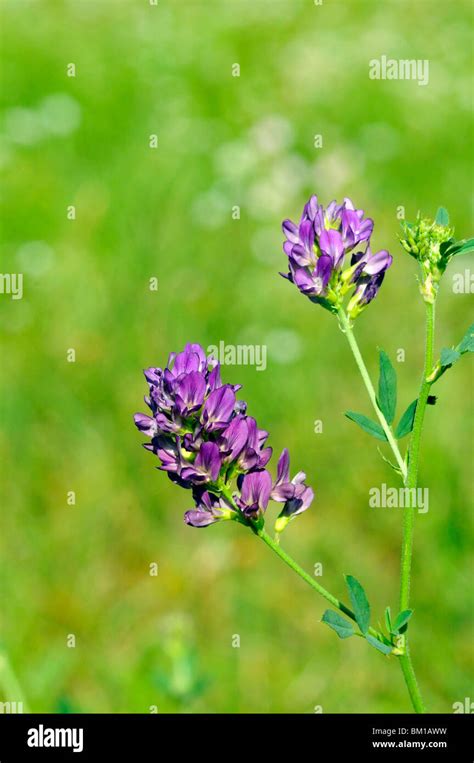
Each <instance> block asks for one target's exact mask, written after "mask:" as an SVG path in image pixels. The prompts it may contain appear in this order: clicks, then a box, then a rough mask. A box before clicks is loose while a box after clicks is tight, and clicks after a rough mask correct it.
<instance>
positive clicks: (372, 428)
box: [344, 411, 387, 442]
mask: <svg viewBox="0 0 474 763" xmlns="http://www.w3.org/2000/svg"><path fill="white" fill-rule="evenodd" d="M344 415H345V416H347V418H348V419H350V420H351V421H354V422H355V423H356V424H358V425H359V426H360V427H361V429H363V430H364V432H368V434H371V435H372V437H376V438H377V440H383V441H384V442H385V441H386V439H387V438H386V436H385V432H384V431H383V429H382V427H381V426H380V424H377V422H375V421H371V419H369V418H367V416H364V415H363V414H362V413H354V411H346V413H345V414H344Z"/></svg>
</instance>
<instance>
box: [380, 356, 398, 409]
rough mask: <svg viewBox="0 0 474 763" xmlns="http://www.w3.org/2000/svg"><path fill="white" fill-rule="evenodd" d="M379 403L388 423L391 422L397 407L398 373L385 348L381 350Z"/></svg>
mask: <svg viewBox="0 0 474 763" xmlns="http://www.w3.org/2000/svg"><path fill="white" fill-rule="evenodd" d="M378 404H379V407H380V410H381V411H382V413H383V415H384V416H385V418H386V420H387V423H388V424H391V423H392V421H393V417H394V416H395V409H396V407H397V373H396V371H395V369H394V367H393V366H392V364H391V362H390V358H389V357H388V355H387V353H386V352H384V351H383V350H380V376H379V394H378Z"/></svg>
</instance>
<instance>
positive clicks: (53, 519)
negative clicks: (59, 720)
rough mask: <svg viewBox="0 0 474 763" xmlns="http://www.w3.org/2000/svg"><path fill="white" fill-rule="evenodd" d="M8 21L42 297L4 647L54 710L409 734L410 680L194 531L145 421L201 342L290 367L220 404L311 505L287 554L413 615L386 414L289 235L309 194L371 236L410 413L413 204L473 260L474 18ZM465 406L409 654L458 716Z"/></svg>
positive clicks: (467, 689) (434, 484) (15, 121)
mask: <svg viewBox="0 0 474 763" xmlns="http://www.w3.org/2000/svg"><path fill="white" fill-rule="evenodd" d="M1 16H2V22H3V23H2V26H3V33H2V49H3V64H2V113H1V121H0V129H1V135H2V148H1V154H0V160H1V165H2V169H3V183H2V219H3V227H2V260H1V261H2V265H1V269H2V272H4V273H10V272H15V273H16V272H21V273H23V274H24V297H23V299H22V300H16V301H15V300H11V299H10V297H9V296H8V295H5V294H4V295H0V330H1V333H2V363H1V369H2V370H1V421H2V431H1V435H0V450H1V461H2V480H1V483H2V487H1V489H2V501H1V502H2V520H1V538H0V547H1V554H0V556H1V578H0V580H1V584H0V594H1V613H0V639H1V644H2V647H3V649H4V650H5V653H6V654H7V655H8V656H9V659H10V660H11V663H12V664H13V666H14V668H15V671H16V673H17V675H18V678H19V680H20V682H21V685H22V687H23V690H24V693H25V695H26V697H27V699H28V701H29V704H30V706H31V708H32V709H33V710H34V711H37V712H40V711H42V712H54V711H62V712H68V711H78V712H127V711H131V712H149V708H150V707H152V706H156V707H157V708H158V711H159V712H169V711H178V712H205V711H210V712H235V713H239V712H248V711H255V712H275V713H278V712H297V713H312V712H314V708H315V707H316V706H322V709H323V712H338V713H341V712H372V711H373V712H384V713H385V712H387V713H389V712H397V711H408V710H409V709H410V705H409V701H408V698H407V694H406V690H405V687H404V684H403V681H402V677H401V671H400V670H399V669H398V666H397V665H396V664H395V661H394V660H393V659H391V660H389V659H385V658H383V657H382V656H381V655H379V654H377V653H376V652H375V651H374V650H371V649H369V648H368V647H366V646H364V644H363V643H362V642H361V641H360V640H359V639H352V640H350V641H348V642H344V643H343V642H341V641H339V640H338V639H337V638H336V636H335V634H334V633H332V632H331V631H329V629H327V628H326V627H325V626H323V625H321V624H320V623H319V620H320V618H321V615H322V613H323V611H324V609H325V605H324V602H323V600H321V599H319V598H318V597H317V596H316V595H315V594H314V593H313V592H312V591H311V590H310V589H309V588H308V587H307V586H305V584H304V583H303V582H302V581H301V580H299V579H298V578H297V577H296V576H295V575H294V574H293V573H291V571H289V570H287V569H286V568H285V567H284V566H283V565H282V563H281V562H280V561H279V560H278V559H277V558H276V557H273V556H272V554H271V552H270V551H269V550H268V549H267V548H266V547H265V546H263V544H259V542H258V541H257V539H256V538H255V537H253V536H252V535H251V533H249V532H246V531H245V529H243V528H240V527H238V526H234V525H233V524H229V525H227V524H224V525H218V526H215V527H212V528H209V529H207V530H202V531H199V530H195V529H192V528H189V527H186V526H185V525H184V524H183V521H182V514H183V511H184V510H185V509H187V508H190V500H189V495H188V494H187V493H186V492H185V491H183V490H179V489H178V488H176V487H174V486H173V485H172V484H171V482H169V480H168V479H167V478H166V476H165V475H164V474H162V473H161V472H157V471H155V470H154V466H155V461H154V459H153V457H152V456H151V455H150V454H148V453H146V452H145V451H143V450H142V449H141V446H140V443H141V441H142V440H143V438H141V437H140V435H139V434H138V433H137V432H136V431H135V429H134V427H133V423H132V415H133V413H134V412H135V411H142V410H144V405H143V402H142V396H143V394H144V393H145V381H144V378H143V376H142V368H144V367H146V366H149V365H163V363H165V362H166V358H167V356H168V353H169V352H170V351H171V350H179V349H181V348H182V347H183V345H184V343H185V342H187V341H194V342H200V343H202V344H203V345H204V346H205V347H207V346H208V345H210V344H216V343H218V342H219V340H223V341H225V342H226V343H230V344H239V343H254V344H266V345H267V346H268V363H267V370H266V371H265V372H258V371H256V369H255V368H254V367H250V366H242V367H225V368H224V372H223V376H224V380H225V381H232V382H234V383H237V382H240V383H242V384H243V385H244V389H243V391H242V392H241V393H240V396H241V397H242V398H244V399H246V400H247V401H248V403H249V411H250V412H251V414H252V415H254V416H256V418H257V419H258V421H259V424H260V426H262V427H265V428H267V429H268V430H269V431H270V432H271V437H270V443H269V444H271V445H272V446H273V447H274V449H275V451H276V452H277V453H279V452H280V451H281V449H282V448H283V447H284V446H288V448H289V449H290V452H291V455H292V464H293V467H294V468H295V469H296V468H301V469H304V470H305V471H306V472H307V474H308V481H309V482H310V483H311V484H312V485H313V486H314V487H315V490H316V500H315V502H314V503H313V506H312V508H311V510H310V511H309V512H307V513H306V514H305V515H304V516H303V517H301V518H300V519H299V521H298V522H295V523H294V524H293V525H292V526H291V527H290V528H289V529H288V531H287V533H286V536H285V537H284V541H283V542H284V545H285V547H286V548H287V549H288V551H289V552H290V553H291V554H292V555H293V556H295V557H296V558H297V559H298V560H299V561H300V563H301V564H302V565H303V566H304V567H305V568H306V569H308V570H309V571H311V570H312V569H313V568H314V565H315V564H316V563H322V565H323V570H324V574H323V577H322V578H319V580H320V581H321V582H322V583H323V585H325V586H327V587H328V588H329V589H330V590H331V591H332V592H334V593H335V594H337V595H339V596H343V597H345V591H344V581H343V573H347V572H350V573H352V574H354V575H356V577H358V578H359V579H360V580H361V581H362V582H363V584H364V585H365V587H366V589H367V591H368V593H369V596H370V599H371V602H372V606H373V609H374V615H375V618H374V619H376V618H378V617H381V616H382V613H383V608H384V607H385V606H386V604H391V606H392V608H396V604H397V597H398V566H399V549H400V538H401V519H402V517H401V513H400V511H397V510H391V511H390V510H374V509H369V507H368V490H369V487H371V486H376V485H380V484H381V483H382V482H387V483H388V484H394V483H393V479H394V478H393V475H392V472H391V471H390V469H389V467H388V466H387V465H386V464H385V463H384V462H383V461H382V459H381V458H380V457H379V455H378V453H377V449H376V442H375V441H373V440H370V438H368V437H367V436H366V435H365V434H364V433H363V432H361V431H360V430H359V429H358V428H357V427H356V426H355V425H353V424H352V423H350V422H349V421H348V420H347V419H345V418H344V416H343V415H342V414H343V412H344V411H345V410H347V409H348V408H351V409H353V410H360V411H362V412H364V413H367V414H369V413H370V411H369V405H368V401H367V399H366V396H365V393H364V390H363V387H362V383H361V381H360V379H359V378H358V376H357V374H356V369H355V366H354V363H353V360H352V357H351V356H350V354H349V350H348V347H347V346H346V344H345V342H344V340H343V337H342V335H341V334H340V332H339V330H338V327H337V325H336V321H335V320H334V319H333V318H332V317H331V316H330V315H329V314H328V313H326V312H324V311H323V310H321V309H319V308H316V307H315V306H313V305H311V303H310V302H309V301H307V300H306V299H304V298H303V297H302V296H299V295H298V293H297V292H296V290H295V289H294V288H293V287H291V286H290V285H288V283H286V282H285V281H284V280H283V279H282V278H280V277H279V276H278V275H277V271H278V270H279V269H283V268H284V266H285V257H284V255H283V253H282V252H281V243H282V234H281V229H280V225H281V220H282V219H283V218H284V217H287V216H289V217H292V218H293V219H294V218H296V217H297V216H298V215H299V213H300V210H301V208H302V205H303V204H304V202H305V201H306V199H307V198H308V196H309V195H310V193H312V192H317V193H318V194H319V196H320V197H321V199H322V200H323V201H324V202H326V203H327V202H329V201H330V200H331V199H332V198H339V199H341V198H342V197H343V196H345V195H349V196H351V197H352V198H353V199H354V200H355V202H356V204H357V206H360V207H363V208H364V209H365V210H366V211H367V212H368V213H369V214H370V215H371V216H372V217H374V218H375V220H376V229H375V236H374V242H375V245H376V246H377V248H382V247H383V248H388V249H390V250H391V251H392V253H393V254H394V258H395V261H394V265H393V268H392V269H391V271H390V273H389V275H388V277H387V279H386V281H385V283H384V286H383V288H382V291H381V293H380V295H379V298H378V299H377V300H376V302H374V303H373V304H372V305H371V306H370V308H369V309H368V310H367V311H366V312H365V313H364V314H363V315H362V316H361V317H360V318H359V319H358V320H357V325H356V332H357V335H358V337H359V341H360V345H361V347H362V350H363V352H364V355H365V357H366V360H367V363H368V365H369V368H370V370H371V371H372V372H373V374H374V375H375V373H376V366H377V347H379V346H382V347H383V348H384V349H385V350H386V351H387V352H388V353H389V354H390V355H391V356H392V359H395V353H396V351H397V350H398V349H399V348H402V349H404V350H405V353H406V360H405V362H404V363H400V364H399V365H398V366H397V370H398V373H399V414H400V413H401V412H402V410H403V409H404V408H405V407H406V405H407V404H408V403H409V402H410V401H411V400H412V399H413V398H414V397H415V396H416V389H417V385H418V382H419V377H420V372H421V367H422V359H421V355H420V353H421V350H422V343H423V334H424V329H423V304H422V302H421V300H420V298H419V296H418V292H417V285H416V282H415V263H414V262H413V261H412V260H411V259H410V258H409V257H408V256H407V255H404V254H403V253H402V250H401V248H400V247H399V245H398V244H397V233H398V220H397V208H398V207H399V206H404V207H405V209H406V215H407V218H410V217H414V215H415V214H416V212H417V210H418V209H422V210H423V211H424V212H425V213H429V214H433V213H434V211H435V210H436V208H437V206H438V205H439V204H443V205H445V206H446V207H447V208H448V209H449V210H450V212H451V218H452V222H453V223H454V224H455V226H456V231H457V233H458V235H459V236H460V237H465V236H466V235H468V234H469V233H470V232H471V230H470V228H471V214H470V202H471V190H472V189H471V183H470V178H471V167H472V165H470V157H471V155H472V131H471V111H470V108H471V100H470V88H471V86H472V79H471V74H470V72H471V66H472V60H471V53H470V51H471V42H470V35H471V31H472V30H471V28H470V26H471V5H470V3H469V2H457V3H456V4H455V6H454V5H453V4H452V3H446V2H443V1H441V0H440V1H439V2H425V1H422V0H418V2H416V1H415V2H413V1H412V0H410V2H409V1H408V0H406V2H405V0H392V2H385V3H383V4H381V3H379V2H378V1H377V0H373V1H372V0H360V1H359V0H346V1H342V0H335V1H334V2H331V1H330V0H324V2H323V4H322V5H321V6H317V5H314V4H313V2H312V1H311V0H291V1H290V0H288V1H284V0H268V2H267V1H265V0H222V1H221V2H216V1H215V0H214V1H213V2H210V1H209V0H202V2H201V1H194V0H179V2H178V0H175V2H172V1H171V0H158V4H157V5H156V6H154V5H150V4H149V1H148V0H136V1H134V2H112V0H102V1H100V0H97V1H94V2H93V1H92V0H88V1H85V0H71V1H70V2H61V3H57V2H24V1H22V0H16V1H15V2H5V0H4V1H3V2H2V3H1ZM381 55H386V56H388V57H393V58H396V59H400V58H417V59H418V58H420V59H429V62H430V81H429V85H428V86H426V87H422V86H419V85H418V84H417V82H413V81H372V80H370V79H369V78H368V62H369V60H370V59H372V58H378V57H380V56H381ZM70 63H73V64H75V67H76V76H75V77H68V76H67V67H68V64H70ZM235 63H238V64H239V65H240V77H233V76H232V66H233V64H235ZM155 134H156V135H157V136H158V147H157V148H156V149H153V148H150V145H149V141H150V135H155ZM316 134H320V135H322V136H323V146H322V148H315V147H314V136H315V135H316ZM70 205H74V206H75V208H76V219H75V220H71V219H68V216H67V209H68V207H69V206H70ZM236 205H237V206H239V207H240V219H233V218H232V208H233V207H234V206H236ZM468 267H469V262H468V261H467V260H466V259H464V260H461V259H458V260H457V261H456V262H455V263H453V264H452V265H451V266H450V269H449V271H448V273H447V275H446V277H445V282H444V284H443V287H442V289H441V295H440V299H439V310H438V331H437V347H438V349H439V348H440V347H442V346H450V345H452V344H455V343H457V342H458V341H459V340H460V338H461V336H462V335H463V334H464V331H465V329H466V327H467V325H468V324H469V322H470V316H469V311H470V305H469V300H470V295H468V294H460V295H459V294H454V293H453V291H452V283H451V280H452V275H453V274H454V273H456V272H464V271H465V269H466V268H468ZM153 277H156V278H158V290H157V291H151V290H150V288H149V279H150V278H153ZM69 348H73V349H74V350H75V352H76V361H75V362H74V363H70V362H67V351H68V349H69ZM471 384H472V373H471V368H470V363H469V360H468V359H463V361H462V362H460V363H459V365H458V366H457V367H456V369H455V370H453V371H452V372H450V373H449V374H446V375H445V377H443V379H442V380H441V381H440V382H439V383H438V385H437V388H436V393H437V394H438V395H439V400H438V404H437V406H436V408H430V409H429V410H428V415H427V422H426V428H425V434H424V441H423V456H422V468H421V483H422V485H428V486H429V487H430V491H431V493H430V511H429V513H428V514H425V515H422V516H421V515H420V516H419V517H418V521H417V528H416V546H415V559H414V570H413V598H412V602H413V606H414V608H415V610H416V614H415V617H414V619H413V624H412V627H411V643H412V652H413V656H414V661H415V665H416V668H417V670H418V674H419V680H420V683H421V686H422V688H423V690H424V693H425V698H426V701H427V703H428V706H429V708H430V709H431V710H432V711H440V712H451V711H452V704H453V702H455V701H463V700H464V698H465V697H472V696H474V695H473V691H474V688H473V684H472V645H471V642H472V636H473V631H472V619H471V615H472V580H473V566H472V557H470V556H469V548H470V545H471V542H472V522H471V519H472V492H473V491H472V478H471V469H472V460H471V459H472V450H471V445H472V424H471V418H472V386H471ZM315 419H321V420H322V421H323V432H322V434H315V433H314V421H315ZM69 491H74V492H75V495H76V502H75V505H70V504H69V503H68V500H67V496H68V492H69ZM260 546H261V547H260ZM152 563H157V564H158V574H157V575H156V576H151V575H150V574H149V570H150V564H152ZM69 634H73V635H74V636H75V638H76V646H75V648H68V646H67V639H68V635H69ZM234 634H238V635H239V636H240V642H241V646H240V648H233V647H232V637H233V635H234ZM0 691H2V690H0ZM7 695H8V689H5V687H4V688H3V693H2V696H1V697H0V699H10V700H15V699H16V697H14V696H7Z"/></svg>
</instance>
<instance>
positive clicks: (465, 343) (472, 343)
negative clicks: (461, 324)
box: [456, 323, 474, 355]
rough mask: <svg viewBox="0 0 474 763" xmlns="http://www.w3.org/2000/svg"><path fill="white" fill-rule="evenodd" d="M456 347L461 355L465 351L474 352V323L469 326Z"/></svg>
mask: <svg viewBox="0 0 474 763" xmlns="http://www.w3.org/2000/svg"><path fill="white" fill-rule="evenodd" d="M456 349H457V351H458V352H460V353H461V355H464V353H465V352H474V323H473V324H472V325H471V326H469V328H468V330H467V331H466V333H465V334H464V336H463V338H462V339H461V341H460V343H459V344H458V346H457V348H456Z"/></svg>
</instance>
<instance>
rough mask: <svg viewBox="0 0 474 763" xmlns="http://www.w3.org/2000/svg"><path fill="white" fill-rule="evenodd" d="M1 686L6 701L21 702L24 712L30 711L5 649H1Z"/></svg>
mask: <svg viewBox="0 0 474 763" xmlns="http://www.w3.org/2000/svg"><path fill="white" fill-rule="evenodd" d="M0 687H1V688H2V690H3V693H4V699H5V701H6V702H15V703H17V704H21V705H22V708H23V713H28V712H29V710H28V705H27V703H26V700H25V697H24V694H23V691H22V689H21V686H20V683H19V681H18V679H17V677H16V675H15V671H14V670H13V668H12V666H11V664H10V661H9V659H8V657H7V655H6V653H5V651H3V650H2V651H0Z"/></svg>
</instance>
